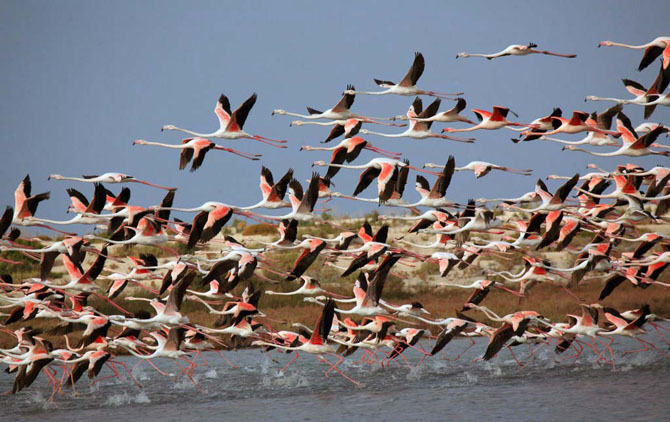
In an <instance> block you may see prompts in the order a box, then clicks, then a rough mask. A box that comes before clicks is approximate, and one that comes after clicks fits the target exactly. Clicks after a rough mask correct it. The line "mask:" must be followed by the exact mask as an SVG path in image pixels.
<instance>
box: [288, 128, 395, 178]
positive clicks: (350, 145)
mask: <svg viewBox="0 0 670 422" xmlns="http://www.w3.org/2000/svg"><path fill="white" fill-rule="evenodd" d="M364 149H367V150H370V151H373V152H376V153H378V154H380V155H383V156H384V157H388V158H392V159H397V158H398V156H399V155H400V153H398V152H391V151H386V150H383V149H380V148H377V147H374V146H372V144H371V143H370V142H368V141H366V140H365V139H363V138H361V137H360V136H354V137H353V138H345V139H343V140H342V142H340V143H339V144H338V145H336V146H333V147H312V146H309V145H304V146H302V147H300V151H302V150H305V151H333V154H332V156H331V158H330V163H331V164H342V163H344V162H345V161H346V162H347V163H351V162H352V161H354V160H355V159H356V158H357V157H358V155H359V154H360V153H361V151H362V150H364ZM338 171H339V168H338V167H329V168H328V172H327V173H326V177H327V178H332V177H334V176H335V175H336V174H337V172H338Z"/></svg>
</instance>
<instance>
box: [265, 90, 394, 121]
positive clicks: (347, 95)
mask: <svg viewBox="0 0 670 422" xmlns="http://www.w3.org/2000/svg"><path fill="white" fill-rule="evenodd" d="M354 90H355V88H354V86H353V85H347V89H346V90H345V91H344V93H342V98H341V99H340V101H338V103H337V104H335V106H334V107H333V108H329V109H328V110H326V111H319V110H316V109H313V108H311V107H307V111H308V112H309V115H305V114H298V113H291V112H289V111H286V110H282V109H276V110H273V111H272V115H273V116H274V115H275V114H279V115H282V116H293V117H300V118H302V119H308V120H317V119H330V120H340V121H341V120H345V121H346V120H348V119H357V120H359V121H361V122H365V123H379V120H388V119H384V118H379V117H365V116H359V115H357V114H354V113H352V112H351V111H350V110H349V109H350V108H351V106H352V105H353V104H354V99H355V98H356V94H355V93H354ZM302 124H303V122H300V123H297V122H296V123H295V125H296V126H300V125H302ZM293 125H294V123H293V122H292V123H291V126H293Z"/></svg>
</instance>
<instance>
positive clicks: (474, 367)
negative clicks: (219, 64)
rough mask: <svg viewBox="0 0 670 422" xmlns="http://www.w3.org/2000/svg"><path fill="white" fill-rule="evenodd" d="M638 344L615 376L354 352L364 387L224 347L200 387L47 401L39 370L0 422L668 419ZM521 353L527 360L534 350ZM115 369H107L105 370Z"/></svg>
mask: <svg viewBox="0 0 670 422" xmlns="http://www.w3.org/2000/svg"><path fill="white" fill-rule="evenodd" d="M657 340H658V339H657ZM655 341H656V340H655ZM658 341H659V342H660V340H658ZM469 344H470V342H469V341H467V340H457V341H454V342H452V344H449V345H448V346H447V348H446V349H445V351H446V353H447V357H449V356H451V357H455V355H456V354H458V353H460V351H462V350H464V349H465V348H466V347H467V346H468V345H469ZM638 346H639V344H638V343H635V342H633V341H631V340H626V339H617V341H616V342H615V345H614V351H615V358H616V365H617V370H616V372H614V371H612V370H611V367H610V366H609V365H600V364H598V363H597V362H595V356H594V354H593V353H592V352H590V351H589V350H585V351H584V353H583V354H582V356H581V357H580V359H579V361H578V362H577V364H572V362H571V361H569V362H568V361H564V362H556V361H555V360H554V355H553V353H550V352H549V351H548V350H547V349H546V348H543V349H541V350H540V351H539V352H538V353H537V358H536V360H535V361H533V362H531V363H529V364H528V366H526V367H523V368H520V367H519V366H518V365H517V364H516V363H515V361H514V360H513V359H512V355H511V354H510V353H509V351H507V350H504V351H502V352H501V354H500V355H499V356H498V357H497V358H496V359H494V360H493V361H491V362H475V363H473V362H472V360H473V359H474V358H476V357H478V356H481V355H482V353H483V351H484V349H485V347H486V341H485V340H483V339H480V340H478V341H477V344H476V345H475V346H474V347H473V348H472V349H470V350H469V351H468V352H466V353H465V354H464V355H463V356H462V357H461V358H460V360H458V361H450V360H445V359H444V358H443V357H442V356H436V357H433V358H428V359H426V360H424V362H423V363H422V364H421V365H419V366H417V365H416V364H417V362H418V361H419V360H420V359H421V354H420V353H419V352H417V351H414V350H408V351H407V352H406V353H405V355H406V357H407V359H408V360H409V362H410V364H411V365H412V366H413V368H412V369H410V368H408V367H407V365H406V364H405V362H404V361H403V360H402V359H400V358H398V360H397V363H398V365H396V364H393V363H392V364H391V366H390V367H388V368H384V369H382V368H380V367H379V365H369V364H366V363H362V362H361V356H362V354H361V352H358V353H356V354H355V355H354V356H351V357H349V358H348V359H347V360H345V361H344V362H343V363H342V364H341V365H340V367H341V368H342V370H343V371H344V372H345V373H346V374H347V375H349V376H351V377H352V378H354V379H355V380H357V381H359V382H361V383H362V384H363V387H360V388H359V387H356V386H355V385H353V384H351V383H350V382H349V381H346V380H345V379H344V378H342V377H341V376H340V375H338V374H337V373H334V372H333V373H331V374H330V378H328V379H326V378H325V377H324V372H325V370H326V369H327V368H328V367H327V366H326V365H325V364H324V363H320V362H318V361H317V360H316V358H315V357H314V356H311V355H308V354H301V355H300V358H299V359H298V360H297V361H296V362H295V363H294V364H293V365H291V367H289V369H288V370H287V371H286V372H285V373H280V372H279V370H280V369H281V368H282V367H283V366H284V365H285V364H286V363H287V362H288V361H289V359H290V358H292V357H293V356H294V355H292V354H291V355H283V354H279V353H272V355H271V356H272V358H273V359H274V360H276V362H275V361H272V360H270V359H269V358H268V357H267V356H266V355H265V354H263V353H262V352H260V351H258V350H242V351H238V352H227V353H226V357H227V358H228V359H229V360H231V361H232V362H233V363H234V364H236V365H238V366H239V368H237V369H234V368H231V367H230V366H229V365H228V364H227V363H226V362H225V361H224V360H223V359H222V358H221V357H219V356H218V355H217V354H216V353H207V354H206V356H205V358H206V359H207V362H208V365H207V366H203V367H199V368H197V369H196V370H195V375H194V378H195V380H196V382H197V383H198V384H199V386H200V388H201V389H202V390H203V392H199V391H197V390H196V388H195V386H194V385H193V384H192V383H191V381H190V380H189V379H188V378H187V377H185V376H183V375H180V376H179V378H178V379H177V381H176V382H175V380H174V378H171V377H164V376H161V375H160V374H158V373H157V372H156V371H154V369H152V368H151V367H150V366H149V365H148V364H147V363H142V364H141V366H140V367H139V368H137V369H135V370H134V371H133V374H134V376H135V377H136V378H137V380H138V381H139V382H140V383H141V384H142V385H143V387H144V388H142V389H140V388H138V387H137V386H136V385H135V384H134V383H133V382H132V381H131V380H130V379H129V378H128V377H127V376H124V378H123V379H119V378H112V379H108V380H105V381H102V382H99V383H97V384H94V385H93V386H89V381H88V379H87V378H86V375H84V377H82V379H81V380H80V381H79V382H78V383H77V387H78V388H77V390H78V395H74V394H72V391H71V390H70V391H68V392H66V393H64V394H63V395H60V396H57V397H56V398H55V399H54V401H53V402H49V396H50V395H51V389H50V387H49V386H47V384H46V381H45V379H44V377H43V376H40V378H39V382H38V383H36V384H35V385H33V386H31V387H30V388H29V389H28V390H26V391H24V392H21V393H20V394H18V395H15V396H0V405H1V406H2V412H1V413H0V420H3V421H4V420H11V421H17V420H19V421H21V420H26V421H31V420H40V421H51V420H53V421H63V420H70V421H83V420H95V421H97V422H107V421H115V420H126V421H130V420H135V419H136V418H137V419H138V420H140V418H141V420H144V421H150V420H158V419H160V420H161V421H202V420H210V419H211V420H217V421H218V420H233V419H236V420H244V421H255V420H265V421H267V420H291V421H349V420H354V419H356V420H361V421H366V420H370V421H372V420H374V421H397V420H421V421H432V420H444V421H446V420H452V419H453V420H459V421H478V422H480V421H482V420H490V419H497V420H503V421H508V420H514V421H525V420H527V421H565V420H592V421H593V420H608V421H612V420H624V419H630V420H632V419H635V420H644V421H666V420H668V414H670V400H669V399H668V396H667V392H668V391H670V360H668V359H666V358H665V357H663V356H662V355H660V354H659V353H657V352H656V351H653V350H651V351H648V352H644V353H636V354H633V355H628V356H622V351H624V350H630V349H635V348H639V347H638ZM666 348H667V346H666ZM515 352H516V354H517V356H518V357H519V359H520V360H521V361H525V360H526V358H527V356H528V348H527V347H526V346H519V347H517V348H515ZM379 356H380V357H381V356H382V355H381V353H380V354H379ZM330 359H331V360H334V358H333V357H330ZM119 360H120V361H122V362H124V363H126V364H127V365H128V366H130V367H132V366H134V365H135V364H136V362H137V360H136V359H134V358H131V357H122V358H119ZM198 362H200V360H199V358H198ZM156 364H157V365H158V366H159V367H160V368H161V369H162V370H164V371H166V372H171V373H179V368H178V367H177V366H176V365H175V364H174V363H172V362H171V361H169V360H158V361H156ZM119 370H120V371H121V373H122V374H125V371H124V370H123V369H121V367H119ZM110 374H111V371H109V370H108V369H105V370H104V371H103V372H102V373H101V377H102V376H106V375H110ZM12 381H13V376H11V375H7V374H5V373H2V375H0V389H1V390H2V391H6V390H8V389H10V388H11V384H12ZM17 418H18V419H17Z"/></svg>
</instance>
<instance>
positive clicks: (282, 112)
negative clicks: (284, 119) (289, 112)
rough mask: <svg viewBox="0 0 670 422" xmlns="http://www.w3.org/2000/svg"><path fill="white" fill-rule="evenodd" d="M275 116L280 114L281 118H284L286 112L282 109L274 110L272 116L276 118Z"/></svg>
mask: <svg viewBox="0 0 670 422" xmlns="http://www.w3.org/2000/svg"><path fill="white" fill-rule="evenodd" d="M275 114H279V115H280V116H283V115H285V114H286V110H282V109H280V108H277V109H275V110H272V115H273V116H274V115H275Z"/></svg>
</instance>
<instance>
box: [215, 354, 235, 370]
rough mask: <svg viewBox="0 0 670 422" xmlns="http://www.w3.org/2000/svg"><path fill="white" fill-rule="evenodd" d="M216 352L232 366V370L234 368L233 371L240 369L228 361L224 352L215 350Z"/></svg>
mask: <svg viewBox="0 0 670 422" xmlns="http://www.w3.org/2000/svg"><path fill="white" fill-rule="evenodd" d="M214 351H215V352H216V353H218V354H219V356H221V357H222V358H223V360H225V361H226V363H228V365H230V367H231V368H233V369H238V368H239V366H237V365H233V364H232V363H231V362H230V361H229V360H228V359H226V357H225V356H224V355H223V352H222V351H220V350H214Z"/></svg>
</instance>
